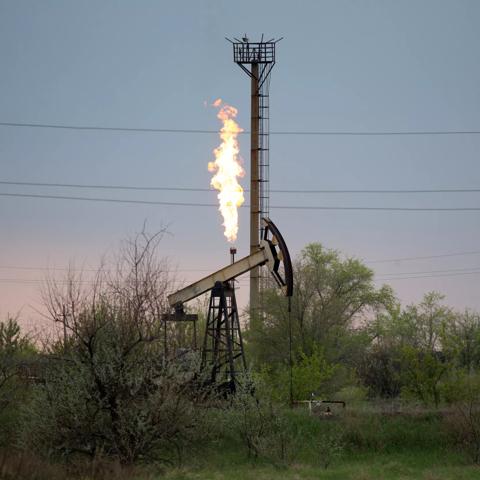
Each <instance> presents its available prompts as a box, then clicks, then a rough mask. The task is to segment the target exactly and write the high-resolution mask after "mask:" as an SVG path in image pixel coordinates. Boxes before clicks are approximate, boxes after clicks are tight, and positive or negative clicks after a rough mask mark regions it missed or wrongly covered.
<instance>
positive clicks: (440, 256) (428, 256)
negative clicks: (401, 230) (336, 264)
mask: <svg viewBox="0 0 480 480" xmlns="http://www.w3.org/2000/svg"><path fill="white" fill-rule="evenodd" d="M478 254H480V251H474V252H455V253H444V254H440V255H424V256H418V257H400V258H386V259H382V260H364V261H365V263H390V262H403V261H412V260H428V259H431V258H444V257H457V256H462V255H478Z"/></svg>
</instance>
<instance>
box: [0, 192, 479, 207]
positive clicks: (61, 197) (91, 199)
mask: <svg viewBox="0 0 480 480" xmlns="http://www.w3.org/2000/svg"><path fill="white" fill-rule="evenodd" d="M0 196H2V197H21V198H44V199H55V200H79V201H88V202H106V203H124V204H141V205H165V206H179V207H215V208H218V205H217V204H214V203H190V202H187V203H185V202H164V201H155V200H127V199H119V198H95V197H75V196H67V195H43V194H33V193H32V194H27V193H7V192H0ZM242 207H245V208H246V207H249V205H242ZM270 208H272V209H277V210H345V211H390V212H392V211H397V212H414V211H416V212H476V211H480V207H339V206H320V205H271V206H270Z"/></svg>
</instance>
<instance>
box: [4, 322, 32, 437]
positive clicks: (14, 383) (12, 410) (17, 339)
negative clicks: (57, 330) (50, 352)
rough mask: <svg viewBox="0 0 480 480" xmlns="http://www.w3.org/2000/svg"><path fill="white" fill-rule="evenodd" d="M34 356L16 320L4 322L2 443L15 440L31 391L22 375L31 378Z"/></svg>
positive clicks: (29, 343) (27, 338)
mask: <svg viewBox="0 0 480 480" xmlns="http://www.w3.org/2000/svg"><path fill="white" fill-rule="evenodd" d="M34 353H35V349H34V346H33V344H32V342H31V339H30V338H29V336H28V335H25V334H23V333H22V331H21V328H20V325H19V323H18V321H17V319H16V318H13V317H8V318H7V319H6V320H5V321H2V322H0V423H1V424H2V429H1V434H2V435H1V436H0V442H7V443H9V441H10V439H11V436H12V433H13V431H14V428H15V425H14V423H15V421H16V420H17V411H18V408H19V406H20V404H22V402H23V401H24V400H25V397H26V394H27V390H28V385H27V383H26V382H25V380H22V379H21V373H22V372H26V373H27V375H28V365H29V363H31V362H29V360H31V358H32V357H33V355H34Z"/></svg>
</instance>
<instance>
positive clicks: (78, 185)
mask: <svg viewBox="0 0 480 480" xmlns="http://www.w3.org/2000/svg"><path fill="white" fill-rule="evenodd" d="M0 185H16V186H28V187H54V188H86V189H99V190H140V191H172V192H176V191H178V192H213V193H216V190H214V189H212V188H197V187H143V186H136V185H98V184H82V183H47V182H14V181H8V180H0ZM244 192H249V190H248V189H247V190H244ZM270 192H272V193H308V194H310V193H372V194H377V193H380V194H385V193H392V194H397V193H398V194H403V193H478V192H480V188H438V189H370V190H364V189H350V190H346V189H312V190H309V189H293V190H292V189H274V190H270Z"/></svg>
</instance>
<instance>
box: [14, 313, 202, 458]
mask: <svg viewBox="0 0 480 480" xmlns="http://www.w3.org/2000/svg"><path fill="white" fill-rule="evenodd" d="M80 327H81V328H80ZM79 328H80V330H81V332H82V333H81V335H80V334H79V336H78V338H76V339H74V340H72V345H71V347H70V351H69V352H67V353H66V354H65V355H64V356H63V357H62V358H51V359H50V362H49V366H48V367H47V369H46V372H45V378H44V382H43V383H42V384H39V385H37V386H36V388H35V392H34V395H33V398H32V400H31V402H30V403H29V404H28V406H27V407H26V408H25V410H24V413H23V420H24V422H23V431H22V435H21V444H22V446H23V447H24V448H25V449H32V450H33V451H36V452H39V453H42V454H43V455H44V456H46V457H50V456H53V457H54V458H57V459H58V458H62V457H63V458H67V457H72V456H78V455H86V456H88V457H90V458H92V459H93V458H95V457H96V456H97V455H106V456H110V457H114V458H118V459H119V460H120V461H121V462H122V463H124V464H128V463H133V462H136V461H138V460H142V459H147V458H151V459H163V460H165V461H168V462H172V460H171V458H172V454H171V452H172V451H174V452H175V453H176V454H177V456H181V451H182V447H183V445H184V444H185V443H188V442H189V441H191V440H192V439H193V434H192V431H195V427H196V425H197V424H198V422H199V415H198V413H197V412H196V410H195V405H194V403H195V402H194V399H193V398H192V395H191V392H192V387H191V385H190V384H189V380H191V378H192V376H193V372H194V371H195V365H194V364H193V365H184V364H182V365H179V364H176V363H174V362H170V363H167V364H165V363H164V361H163V357H162V355H161V352H160V351H159V347H158V342H157V341H156V338H157V336H156V335H155V334H154V332H152V331H151V330H149V331H147V329H146V328H145V326H142V325H141V324H135V323H134V322H132V321H131V320H130V319H129V318H128V317H127V318H123V317H122V315H121V312H117V311H115V309H112V308H111V307H109V306H107V305H102V306H100V307H98V309H97V311H95V312H91V313H88V314H87V313H85V315H84V317H83V319H82V320H81V321H80V324H79ZM80 330H79V331H80ZM187 372H191V373H187ZM166 453H167V457H162V455H165V454H166Z"/></svg>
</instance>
